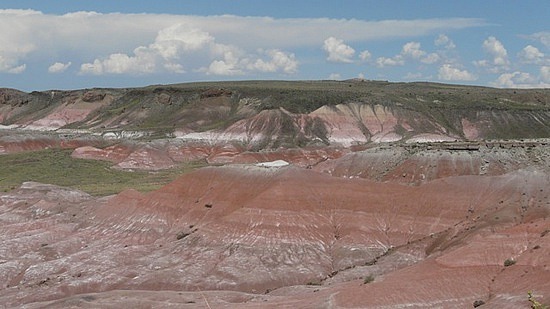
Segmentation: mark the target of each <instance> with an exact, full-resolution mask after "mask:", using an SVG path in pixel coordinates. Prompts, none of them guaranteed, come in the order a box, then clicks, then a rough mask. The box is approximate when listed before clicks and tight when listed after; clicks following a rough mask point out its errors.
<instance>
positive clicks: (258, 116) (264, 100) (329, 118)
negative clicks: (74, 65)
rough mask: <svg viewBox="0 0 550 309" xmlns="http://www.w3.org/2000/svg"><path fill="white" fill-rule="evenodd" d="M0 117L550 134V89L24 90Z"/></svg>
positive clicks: (299, 134) (193, 129) (116, 126)
mask: <svg viewBox="0 0 550 309" xmlns="http://www.w3.org/2000/svg"><path fill="white" fill-rule="evenodd" d="M0 124H1V125H3V126H10V127H19V128H27V129H35V130H59V129H71V130H74V129H78V130H86V131H89V132H96V133H100V134H105V133H107V134H126V135H132V134H134V136H138V137H139V136H144V135H145V136H148V138H155V137H179V138H183V139H192V140H208V141H209V142H216V141H218V142H227V141H236V142H239V143H242V144H244V145H246V146H247V147H249V148H253V149H263V148H276V147H279V146H306V145H311V144H340V145H343V146H350V145H354V144H364V143H370V142H397V141H400V142H415V141H448V140H480V139H517V138H541V137H550V89H530V90H524V89H495V88H485V87H474V86H457V85H445V84H435V83H390V82H383V81H364V80H348V81H340V82H338V81H242V82H205V83H189V84H176V85H166V86H149V87H144V88H131V89H85V90H74V91H57V90H55V91H42V92H31V93H24V92H20V91H17V90H13V89H0Z"/></svg>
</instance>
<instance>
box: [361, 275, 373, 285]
mask: <svg viewBox="0 0 550 309" xmlns="http://www.w3.org/2000/svg"><path fill="white" fill-rule="evenodd" d="M373 281H374V276H373V275H368V276H366V277H365V278H364V279H363V284H369V283H371V282H373Z"/></svg>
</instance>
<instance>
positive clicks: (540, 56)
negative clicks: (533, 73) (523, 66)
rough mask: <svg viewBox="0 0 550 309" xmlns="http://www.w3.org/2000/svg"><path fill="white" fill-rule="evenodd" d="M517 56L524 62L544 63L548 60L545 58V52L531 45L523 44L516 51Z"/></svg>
mask: <svg viewBox="0 0 550 309" xmlns="http://www.w3.org/2000/svg"><path fill="white" fill-rule="evenodd" d="M518 57H519V59H520V60H521V61H522V62H524V63H531V64H544V63H548V62H549V61H548V59H546V57H545V54H544V53H543V52H541V51H540V50H539V49H538V48H536V47H534V46H532V45H527V46H525V47H524V48H523V49H522V50H521V51H520V52H519V53H518Z"/></svg>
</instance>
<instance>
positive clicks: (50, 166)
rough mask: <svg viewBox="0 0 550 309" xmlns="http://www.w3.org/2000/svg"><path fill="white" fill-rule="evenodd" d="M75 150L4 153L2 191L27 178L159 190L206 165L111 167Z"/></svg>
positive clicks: (83, 186) (100, 192)
mask: <svg viewBox="0 0 550 309" xmlns="http://www.w3.org/2000/svg"><path fill="white" fill-rule="evenodd" d="M71 152H72V150H61V149H47V150H40V151H33V152H23V153H17V154H8V155H1V156H0V166H2V168H1V169H0V192H7V191H10V190H12V189H15V188H18V187H19V186H20V185H21V183H23V182H25V181H37V182H42V183H48V184H54V185H59V186H66V187H71V188H75V189H79V190H82V191H85V192H88V193H89V194H92V195H96V196H104V195H110V194H115V193H119V192H121V191H123V190H125V189H129V188H132V189H136V190H138V191H141V192H149V191H152V190H156V189H158V188H160V187H162V186H163V185H165V184H167V183H169V182H171V181H172V180H174V179H175V178H177V177H178V176H179V175H181V174H183V173H186V172H189V171H192V170H194V169H197V168H199V167H203V166H205V165H206V163H204V162H190V163H185V164H181V165H180V166H178V167H176V168H173V169H169V170H163V171H156V172H148V171H134V172H128V171H123V170H116V169H111V166H112V163H110V162H104V161H96V160H85V159H75V158H72V157H71Z"/></svg>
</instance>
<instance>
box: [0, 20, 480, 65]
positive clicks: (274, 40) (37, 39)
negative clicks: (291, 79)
mask: <svg viewBox="0 0 550 309" xmlns="http://www.w3.org/2000/svg"><path fill="white" fill-rule="evenodd" d="M483 24H484V21H483V20H480V19H475V18H449V19H421V20H386V21H365V20H356V19H328V18H285V19H276V18H271V17H241V16H233V15H220V16H192V15H170V14H120V13H111V14H101V13H96V12H74V13H68V14H64V15H49V14H43V13H41V12H39V11H34V10H0V27H1V28H2V29H10V31H2V32H1V33H0V72H6V73H22V72H23V71H25V69H26V64H27V63H26V62H27V61H28V60H29V59H31V58H32V59H38V60H41V61H50V63H52V62H54V61H55V62H58V63H60V64H63V63H69V62H72V63H75V64H77V67H78V68H79V72H80V73H81V74H93V75H103V74H134V75H139V74H150V73H156V72H171V73H183V72H189V71H193V72H199V71H200V72H203V73H206V74H220V75H238V74H245V73H247V72H269V73H274V72H278V73H281V74H293V73H295V72H297V71H298V68H297V67H298V61H297V60H296V59H295V56H294V54H293V53H292V52H290V51H289V49H294V48H301V47H312V46H319V45H321V44H323V42H325V40H327V34H330V36H331V37H333V39H334V40H336V41H334V40H332V41H329V42H325V44H328V45H327V46H326V48H327V49H326V51H327V52H328V53H329V56H328V58H329V60H330V61H336V62H350V61H351V58H352V56H353V53H354V51H353V48H351V47H350V46H347V45H345V44H344V45H335V44H337V43H338V40H342V42H343V40H345V41H349V42H364V41H369V40H376V39H388V38H406V37H411V36H419V35H426V34H429V33H435V32H438V31H443V30H452V29H464V28H469V27H477V26H480V25H483ZM335 38H338V39H335ZM342 44H343V43H342ZM342 48H343V49H342ZM67 51H71V56H72V58H70V59H56V60H54V61H52V60H53V58H54V57H56V56H58V55H60V54H64V53H67ZM352 51H353V52H352ZM60 64H57V65H55V66H53V67H50V68H48V71H49V72H51V73H59V72H62V71H64V70H67V69H68V66H67V67H65V66H61V65H60ZM196 64H198V66H197V65H196Z"/></svg>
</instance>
